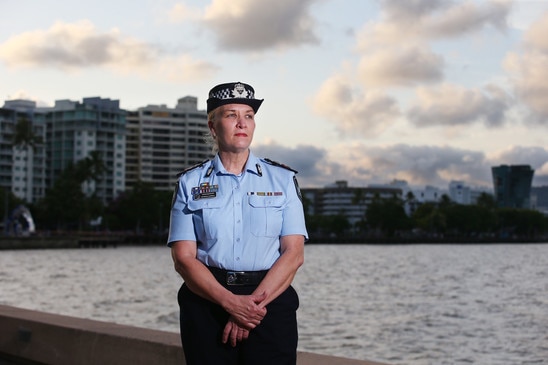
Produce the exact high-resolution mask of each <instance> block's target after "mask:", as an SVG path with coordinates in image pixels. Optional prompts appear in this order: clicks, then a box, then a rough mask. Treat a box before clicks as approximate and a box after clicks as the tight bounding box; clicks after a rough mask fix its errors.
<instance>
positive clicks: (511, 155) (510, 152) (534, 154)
mask: <svg viewBox="0 0 548 365" xmlns="http://www.w3.org/2000/svg"><path fill="white" fill-rule="evenodd" d="M489 160H490V161H491V162H492V163H493V165H530V166H531V167H532V168H533V169H535V170H537V169H541V168H542V167H543V166H544V165H545V164H547V163H548V150H547V149H545V148H543V147H522V146H512V147H509V148H508V149H506V150H503V151H499V152H497V153H494V154H493V155H491V156H490V157H489Z"/></svg>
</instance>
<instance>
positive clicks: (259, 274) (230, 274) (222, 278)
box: [207, 266, 268, 285]
mask: <svg viewBox="0 0 548 365" xmlns="http://www.w3.org/2000/svg"><path fill="white" fill-rule="evenodd" d="M207 268H208V269H209V271H211V273H212V274H213V276H215V279H217V281H218V282H219V283H221V284H222V285H259V283H260V282H261V281H262V280H263V279H264V277H265V276H266V274H267V273H268V270H262V271H234V270H223V269H219V268H216V267H211V266H208V267H207Z"/></svg>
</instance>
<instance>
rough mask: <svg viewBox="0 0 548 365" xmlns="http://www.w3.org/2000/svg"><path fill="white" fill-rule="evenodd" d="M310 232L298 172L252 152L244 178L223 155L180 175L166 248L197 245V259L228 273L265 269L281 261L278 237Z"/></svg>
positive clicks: (305, 234)
mask: <svg viewBox="0 0 548 365" xmlns="http://www.w3.org/2000/svg"><path fill="white" fill-rule="evenodd" d="M293 234H297V235H303V236H304V237H305V239H306V238H307V237H308V233H307V231H306V227H305V221H304V212H303V205H302V202H301V198H300V191H299V187H298V184H297V180H296V178H295V173H294V172H293V171H291V170H289V169H287V168H284V167H280V166H275V165H272V164H270V163H268V162H266V161H265V160H263V159H259V158H257V157H255V156H254V155H253V154H252V153H251V152H250V154H249V158H248V160H247V163H246V166H245V169H244V171H243V173H242V174H241V175H238V176H236V175H234V174H232V173H229V172H227V171H226V170H225V168H224V166H223V164H222V162H221V160H220V158H219V155H217V156H215V158H214V159H213V160H211V161H207V162H205V163H203V164H202V165H200V166H198V167H195V168H193V169H191V170H190V171H187V172H186V173H184V174H183V175H181V176H180V178H179V181H178V182H177V186H176V189H175V193H174V196H173V204H172V208H171V220H170V226H169V237H168V246H171V245H172V244H173V242H174V241H180V240H190V241H196V242H197V243H198V246H197V249H198V253H197V258H198V260H200V261H201V262H203V263H204V264H206V265H208V266H213V267H218V268H221V269H226V270H238V271H257V270H267V269H269V268H270V267H271V266H272V265H273V264H274V262H276V260H277V259H278V258H279V257H280V237H281V236H285V235H293Z"/></svg>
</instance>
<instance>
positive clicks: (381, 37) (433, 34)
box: [359, 0, 511, 49]
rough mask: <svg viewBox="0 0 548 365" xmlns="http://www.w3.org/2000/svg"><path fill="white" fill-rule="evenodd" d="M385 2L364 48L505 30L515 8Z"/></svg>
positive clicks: (421, 0) (435, 0) (439, 0)
mask: <svg viewBox="0 0 548 365" xmlns="http://www.w3.org/2000/svg"><path fill="white" fill-rule="evenodd" d="M381 5H382V9H383V11H384V17H383V19H382V20H381V21H379V22H376V23H371V24H367V25H366V27H365V28H364V29H363V30H362V32H361V35H360V40H359V48H360V49H368V48H370V47H377V46H386V45H390V44H392V45H397V44H402V42H409V41H412V42H415V41H426V40H433V39H440V38H449V37H457V36H461V35H464V34H467V33H471V32H474V31H478V30H482V29H484V28H485V27H487V26H491V27H494V28H496V29H499V30H505V29H506V28H507V17H508V15H509V13H510V10H511V2H510V1H487V2H484V3H479V4H478V3H477V2H473V1H464V2H460V1H459V2H453V1H446V0H416V1H401V0H382V1H381Z"/></svg>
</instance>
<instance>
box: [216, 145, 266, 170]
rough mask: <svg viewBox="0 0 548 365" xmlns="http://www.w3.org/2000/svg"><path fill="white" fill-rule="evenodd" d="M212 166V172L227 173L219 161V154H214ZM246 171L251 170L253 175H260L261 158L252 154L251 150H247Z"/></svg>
mask: <svg viewBox="0 0 548 365" xmlns="http://www.w3.org/2000/svg"><path fill="white" fill-rule="evenodd" d="M212 167H213V172H214V173H215V174H217V173H222V174H228V172H227V171H226V169H225V167H224V166H223V163H222V162H221V158H220V157H219V154H216V155H215V158H213V160H212ZM244 170H245V171H246V172H251V173H253V174H255V175H258V176H262V175H263V172H262V166H261V160H260V159H259V158H258V157H257V156H255V155H254V154H253V152H251V151H249V157H248V158H247V162H246V164H245V169H244Z"/></svg>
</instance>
